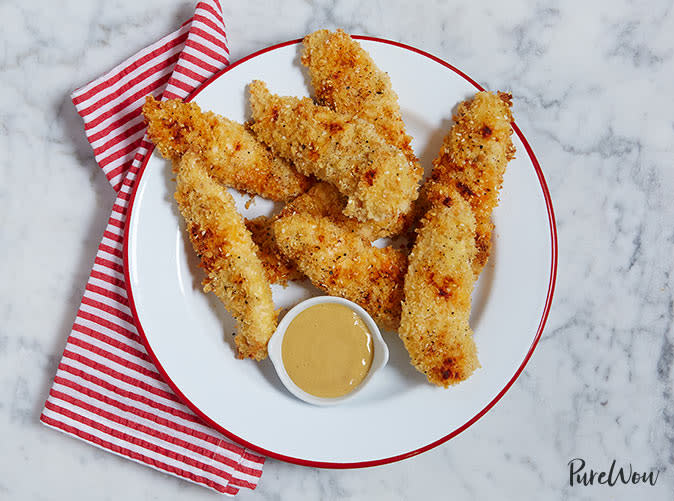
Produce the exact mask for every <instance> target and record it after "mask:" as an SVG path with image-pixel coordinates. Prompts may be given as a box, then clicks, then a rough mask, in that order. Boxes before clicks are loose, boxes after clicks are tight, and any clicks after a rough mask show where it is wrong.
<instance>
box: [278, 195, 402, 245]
mask: <svg viewBox="0 0 674 501" xmlns="http://www.w3.org/2000/svg"><path fill="white" fill-rule="evenodd" d="M346 203H347V199H346V197H345V196H344V195H342V194H341V193H340V192H339V190H338V189H337V188H336V187H335V186H333V185H332V184H329V183H324V182H319V183H316V184H315V185H313V186H312V187H311V188H309V189H308V190H307V192H306V193H303V194H302V195H300V196H299V197H297V198H295V199H294V200H292V201H291V202H288V203H287V204H286V206H285V207H284V208H283V210H282V211H281V212H280V213H279V217H285V216H289V215H291V214H296V213H302V214H311V215H313V216H322V217H327V218H329V219H330V220H332V222H334V223H335V224H337V225H338V226H340V227H341V228H343V229H344V230H346V231H349V232H351V233H354V234H357V235H360V236H361V237H362V238H364V239H365V240H367V241H369V242H373V241H374V240H377V239H378V238H383V237H390V236H393V235H396V234H397V231H399V230H400V228H401V227H402V222H403V219H402V218H401V223H398V224H396V225H394V226H390V225H388V224H382V223H380V222H378V221H373V220H371V219H370V220H367V221H358V220H357V219H355V218H353V217H348V216H345V215H344V208H345V207H346Z"/></svg>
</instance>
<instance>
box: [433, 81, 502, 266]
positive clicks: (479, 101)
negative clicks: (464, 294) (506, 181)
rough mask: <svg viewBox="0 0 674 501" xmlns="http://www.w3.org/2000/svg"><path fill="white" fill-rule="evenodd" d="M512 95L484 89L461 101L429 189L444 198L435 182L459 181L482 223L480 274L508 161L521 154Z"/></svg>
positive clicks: (479, 232) (478, 234)
mask: <svg viewBox="0 0 674 501" xmlns="http://www.w3.org/2000/svg"><path fill="white" fill-rule="evenodd" d="M511 99H512V96H511V95H510V94H506V93H503V92H499V93H491V92H478V93H477V94H476V95H475V97H473V98H472V99H469V100H467V101H464V102H462V103H461V104H459V106H458V107H457V110H456V113H455V114H454V125H453V126H452V128H451V129H450V131H449V133H448V134H447V136H446V137H445V139H444V142H443V144H442V148H441V149H440V153H439V155H438V157H437V158H436V159H435V160H434V161H433V173H432V174H431V182H429V183H427V186H425V187H424V198H426V199H431V198H438V197H437V195H434V186H435V187H437V186H439V185H445V186H446V185H453V186H455V187H456V189H457V190H458V191H459V193H461V195H462V196H463V197H464V198H465V199H466V200H468V202H469V203H470V206H471V208H472V211H473V214H474V215H475V222H476V231H475V243H476V246H477V254H476V256H475V259H474V261H473V272H474V274H475V277H477V276H478V275H479V274H480V272H481V271H482V269H483V268H484V265H485V264H486V263H487V260H488V259H489V253H490V251H491V234H492V230H493V228H494V224H493V223H492V221H491V213H492V211H493V210H494V208H495V207H496V206H497V205H498V194H499V190H500V189H501V185H502V184H503V174H504V172H505V168H506V165H507V164H508V162H509V161H510V160H512V159H513V158H514V155H515V147H514V145H513V142H512V139H511V135H512V133H513V130H512V127H511V125H510V122H511V121H512V114H511V112H510V107H511V104H512V103H511Z"/></svg>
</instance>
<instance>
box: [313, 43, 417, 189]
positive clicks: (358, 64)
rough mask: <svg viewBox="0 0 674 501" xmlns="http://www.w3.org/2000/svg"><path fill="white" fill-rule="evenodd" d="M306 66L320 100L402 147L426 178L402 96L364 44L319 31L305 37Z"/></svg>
mask: <svg viewBox="0 0 674 501" xmlns="http://www.w3.org/2000/svg"><path fill="white" fill-rule="evenodd" d="M303 43H304V51H303V53H302V64H303V65H305V66H306V67H307V68H308V69H309V74H310V75H311V84H312V85H313V87H314V90H315V93H316V100H317V101H318V102H319V103H320V104H323V105H325V106H328V107H329V108H332V109H333V110H335V111H338V112H339V113H344V114H346V115H351V116H357V117H360V118H362V119H363V120H365V121H367V122H370V123H371V124H373V125H374V126H375V128H376V129H377V132H379V134H380V135H381V136H382V137H383V138H384V139H386V141H388V142H389V143H391V144H392V145H394V146H396V147H398V148H399V149H400V150H401V151H402V152H403V153H404V154H405V156H406V157H407V159H408V160H409V161H410V164H411V166H412V168H414V169H416V174H417V176H418V178H419V180H421V177H422V175H423V169H422V168H421V165H420V164H419V160H418V159H417V157H416V156H415V155H414V151H412V147H411V146H410V141H411V140H412V137H411V136H409V135H408V134H407V133H406V132H405V124H404V122H403V119H402V116H401V114H400V105H399V104H398V95H397V94H396V93H395V91H394V90H393V87H391V79H390V78H389V76H388V74H387V73H385V72H383V71H381V70H380V69H379V68H378V67H377V65H376V64H375V63H374V61H373V60H372V58H371V57H370V55H369V54H368V53H367V51H365V49H363V48H362V47H361V46H360V44H359V43H358V42H356V41H355V40H354V39H352V38H351V37H350V36H349V35H347V34H346V33H344V32H343V31H342V30H337V31H335V32H330V31H328V30H318V31H315V32H313V33H311V34H310V35H307V36H306V37H304V40H303Z"/></svg>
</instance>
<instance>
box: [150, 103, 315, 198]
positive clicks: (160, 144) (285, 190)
mask: <svg viewBox="0 0 674 501" xmlns="http://www.w3.org/2000/svg"><path fill="white" fill-rule="evenodd" d="M143 113H144V115H145V120H146V121H147V123H148V129H147V130H148V135H149V137H150V139H151V140H152V142H154V143H155V145H156V146H157V148H158V149H159V151H160V152H161V154H162V155H163V156H164V157H166V158H168V159H170V160H173V161H177V160H179V159H180V158H181V157H182V155H184V154H185V152H187V151H188V150H193V151H195V152H196V153H197V154H198V155H199V156H200V160H201V164H202V165H204V166H207V168H208V173H209V175H210V176H211V177H212V178H213V179H215V180H216V181H217V182H218V183H221V184H223V185H225V186H228V187H231V188H235V189H237V190H240V191H245V192H246V193H249V194H251V195H260V196H262V197H264V198H269V199H271V200H289V199H291V198H293V197H295V196H297V195H299V194H300V193H303V192H304V191H305V190H306V189H307V188H308V187H309V185H310V181H309V179H308V178H307V177H305V176H303V175H301V174H300V173H298V172H297V171H296V170H295V169H294V168H293V167H292V166H291V165H290V164H289V163H288V162H287V161H285V160H282V159H280V158H277V157H275V156H273V155H272V154H271V153H270V152H269V151H268V150H267V148H266V147H265V146H263V145H262V144H260V143H259V142H258V141H257V140H256V139H255V137H254V136H253V135H252V134H251V133H250V132H249V131H248V130H246V129H245V128H244V126H243V125H241V124H239V123H236V122H233V121H232V120H229V119H227V118H225V117H221V116H219V115H216V114H215V113H211V112H202V111H201V110H200V109H199V106H198V105H197V104H196V103H184V102H182V101H181V100H179V99H173V100H169V101H161V102H160V101H157V100H155V99H154V98H153V97H152V96H148V97H147V98H146V101H145V105H144V106H143Z"/></svg>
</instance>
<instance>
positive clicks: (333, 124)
mask: <svg viewBox="0 0 674 501" xmlns="http://www.w3.org/2000/svg"><path fill="white" fill-rule="evenodd" d="M250 102H251V105H252V109H253V119H254V123H253V124H252V125H251V128H252V130H253V132H254V133H255V134H256V136H257V137H258V139H260V140H261V141H262V142H264V143H265V144H267V145H269V146H270V147H271V149H272V150H273V151H274V153H276V154H277V155H279V156H281V157H283V158H286V159H288V160H290V161H292V162H293V164H294V165H295V167H296V168H297V169H298V170H299V171H300V172H302V173H303V174H305V175H312V174H313V175H314V176H316V177H317V178H318V179H320V180H323V181H327V182H329V183H331V184H333V185H335V186H336V187H337V188H338V189H339V191H340V192H341V193H342V194H343V195H345V196H346V197H347V198H348V200H347V203H346V207H345V208H344V214H345V215H347V216H349V217H355V218H357V219H358V220H361V221H365V220H367V219H374V220H375V221H380V222H383V221H388V222H390V224H392V225H393V224H395V223H396V222H397V221H398V219H399V217H400V215H401V214H404V213H406V212H408V211H409V209H410V206H411V203H412V201H414V200H415V199H416V198H417V196H418V178H417V177H416V176H415V174H414V172H413V171H412V170H411V169H410V168H409V162H408V161H407V159H406V158H405V156H404V155H403V154H402V152H401V151H400V150H399V149H397V148H396V147H394V146H392V145H391V144H389V143H387V142H386V141H385V140H384V139H382V137H381V136H380V135H379V134H378V133H377V131H376V129H375V128H374V126H373V125H372V124H370V123H369V122H366V121H364V120H362V119H360V118H353V117H350V116H348V115H344V114H341V113H337V112H335V111H332V110H330V109H329V108H327V107H325V106H317V105H315V104H314V103H313V102H312V101H311V99H308V98H304V99H299V98H296V97H280V96H276V95H272V94H271V93H270V92H269V91H268V90H267V87H266V85H265V84H264V83H263V82H260V81H255V82H253V83H252V84H251V85H250Z"/></svg>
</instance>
